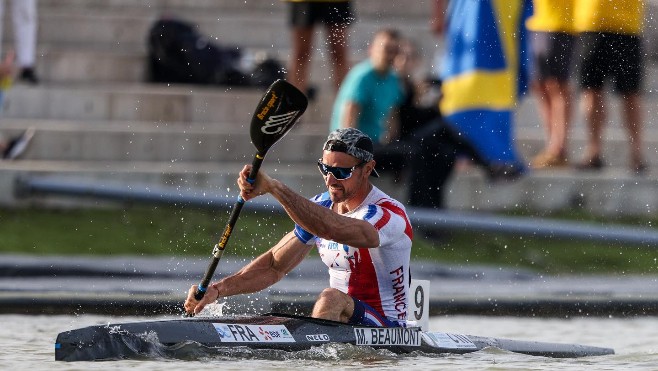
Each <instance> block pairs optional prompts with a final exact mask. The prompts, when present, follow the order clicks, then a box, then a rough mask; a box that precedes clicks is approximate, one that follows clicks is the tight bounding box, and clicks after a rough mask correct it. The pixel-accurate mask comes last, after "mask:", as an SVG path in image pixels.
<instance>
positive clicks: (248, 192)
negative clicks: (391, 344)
mask: <svg viewBox="0 0 658 371" xmlns="http://www.w3.org/2000/svg"><path fill="white" fill-rule="evenodd" d="M372 152H373V144H372V140H371V139H370V138H369V137H368V136H367V135H365V134H363V133H362V132H361V131H359V130H357V129H353V128H346V129H339V130H336V131H334V132H332V133H330V134H329V137H328V139H327V141H326V142H325V144H324V151H323V153H322V158H321V159H320V160H318V167H319V169H320V172H321V173H322V175H323V177H324V181H325V185H326V186H327V192H325V193H322V194H320V195H317V196H315V197H313V198H312V199H311V200H308V199H306V198H304V197H302V196H300V195H299V194H297V193H296V192H294V191H292V190H291V189H290V188H288V187H287V186H286V185H284V184H283V183H281V182H280V181H278V180H276V179H273V178H270V177H269V176H268V175H267V174H265V173H264V172H262V171H260V172H259V173H258V176H257V178H256V181H255V182H254V184H253V185H252V184H250V183H249V182H248V181H247V175H248V174H249V171H250V169H251V166H250V165H247V166H245V167H244V168H243V169H242V172H241V173H240V177H239V178H238V185H239V186H240V195H241V196H242V197H243V198H244V199H245V200H250V199H253V198H255V197H257V196H260V195H263V194H267V193H269V194H271V195H272V196H273V197H274V198H276V199H277V201H279V203H281V205H282V206H283V207H284V209H285V210H286V212H287V213H288V215H289V216H290V218H291V219H292V220H293V221H294V222H295V223H296V225H295V229H294V230H293V231H291V232H290V233H288V234H287V235H286V236H284V237H283V238H282V239H281V240H280V241H279V242H278V243H277V244H276V245H274V246H273V247H272V248H271V249H270V250H269V251H267V252H266V253H264V254H262V255H261V256H259V257H258V258H256V259H255V260H253V261H252V262H251V263H249V264H248V265H246V266H245V267H244V268H242V269H241V270H240V271H239V272H237V273H235V274H234V275H231V276H229V277H226V278H224V279H222V280H220V281H218V282H215V283H213V284H211V285H209V287H208V290H207V292H206V294H205V296H204V298H203V299H202V300H201V301H197V300H195V299H194V292H195V291H196V286H192V288H191V289H190V291H189V294H188V297H187V300H186V301H185V310H186V312H188V313H192V312H193V313H198V312H199V311H201V310H202V309H203V307H204V306H205V305H207V304H208V303H211V302H214V301H215V300H217V299H219V298H220V297H227V296H231V295H236V294H246V293H252V292H256V291H260V290H263V289H265V288H267V287H269V286H271V285H273V284H274V283H276V282H278V281H279V280H281V279H282V278H283V277H284V276H285V275H286V274H287V273H289V272H290V271H292V270H293V268H295V267H296V266H297V265H298V264H299V263H300V262H301V261H302V259H303V258H304V257H305V256H306V255H307V254H308V253H309V252H310V250H311V248H312V247H313V246H316V247H317V249H318V252H319V255H320V257H321V258H322V261H323V262H324V263H325V264H326V265H327V267H328V269H329V276H330V280H329V282H330V288H327V289H325V290H324V291H322V293H321V294H320V296H319V298H318V300H317V302H316V303H315V306H314V308H313V312H312V314H311V315H312V316H313V317H316V318H323V319H328V320H333V321H340V322H345V323H352V324H360V325H376V326H387V327H388V326H404V325H405V324H406V318H407V315H406V313H407V305H408V302H409V292H408V289H409V260H410V253H411V239H412V231H411V225H410V223H409V219H408V217H407V214H406V211H405V209H404V207H403V206H402V205H401V204H400V203H399V202H398V201H396V200H394V199H392V198H390V197H389V196H387V195H386V194H384V193H383V192H382V191H381V190H379V189H378V188H377V187H375V186H373V185H372V184H371V183H370V181H369V179H368V177H369V176H374V177H378V176H379V175H378V174H377V171H376V170H375V161H374V160H373V153H372Z"/></svg>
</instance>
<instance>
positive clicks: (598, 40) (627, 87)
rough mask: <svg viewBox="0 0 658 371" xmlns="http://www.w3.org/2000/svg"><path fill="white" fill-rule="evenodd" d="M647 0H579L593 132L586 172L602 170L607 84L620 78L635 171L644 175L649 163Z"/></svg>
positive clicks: (585, 95)
mask: <svg viewBox="0 0 658 371" xmlns="http://www.w3.org/2000/svg"><path fill="white" fill-rule="evenodd" d="M643 21H644V2H643V1H642V0H633V1H630V0H624V1H621V0H616V1H610V0H607V1H603V0H597V1H594V0H591V1H584V0H579V1H576V7H575V9H574V22H575V29H576V31H578V32H579V33H580V34H579V35H580V39H581V44H582V45H583V46H584V47H583V51H582V52H581V54H580V55H581V57H580V66H581V68H580V86H581V87H582V93H581V96H582V105H583V110H584V111H585V118H586V122H587V126H588V128H589V132H588V135H587V147H586V150H585V156H584V159H583V161H582V162H581V163H580V164H578V165H577V167H578V168H579V169H581V170H600V169H601V168H602V167H603V165H604V163H603V143H602V142H603V136H604V135H603V129H604V126H605V122H606V110H607V107H606V102H605V101H606V100H605V94H604V89H603V88H604V83H605V81H606V80H607V78H611V79H612V81H613V82H614V91H615V93H616V94H617V95H619V96H621V101H622V106H623V114H622V117H623V121H624V126H625V127H626V132H627V136H628V142H629V154H630V161H629V169H630V171H631V173H633V174H637V175H641V174H643V173H644V172H645V171H646V169H647V165H646V163H645V161H644V155H643V153H642V149H643V144H642V136H643V134H642V126H643V124H642V96H641V90H642V63H643V61H642V56H643V52H642V22H643Z"/></svg>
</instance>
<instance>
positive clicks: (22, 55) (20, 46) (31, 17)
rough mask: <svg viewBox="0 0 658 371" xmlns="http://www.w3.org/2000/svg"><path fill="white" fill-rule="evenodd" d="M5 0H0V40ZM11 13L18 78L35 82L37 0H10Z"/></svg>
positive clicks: (37, 80)
mask: <svg viewBox="0 0 658 371" xmlns="http://www.w3.org/2000/svg"><path fill="white" fill-rule="evenodd" d="M4 8H5V1H4V0H0V40H1V39H2V37H1V36H2V29H3V28H2V19H4ZM11 8H12V9H11V14H12V21H13V24H14V40H15V43H14V48H15V49H16V59H17V63H18V67H19V69H20V71H19V74H18V78H19V80H22V81H25V82H28V83H30V84H37V83H38V82H39V79H38V78H37V75H36V72H35V69H34V68H35V63H36V43H37V2H36V0H12V2H11Z"/></svg>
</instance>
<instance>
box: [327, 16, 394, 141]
mask: <svg viewBox="0 0 658 371" xmlns="http://www.w3.org/2000/svg"><path fill="white" fill-rule="evenodd" d="M399 41H400V34H399V33H398V31H396V30H393V29H384V30H380V31H378V32H376V33H375V35H374V37H373V39H372V41H371V44H370V46H369V48H368V56H369V58H368V59H367V60H365V61H363V62H361V63H359V64H358V65H356V66H354V68H352V70H351V71H350V72H349V73H348V74H347V76H346V77H345V80H344V81H343V84H342V85H341V87H340V89H339V90H338V94H337V96H336V101H335V102H334V108H333V113H332V117H331V131H333V130H336V129H339V128H347V127H354V128H356V129H359V130H361V131H362V132H364V133H365V134H366V135H368V136H369V137H370V138H372V140H373V142H374V143H375V146H380V145H383V144H386V143H388V142H389V141H390V140H391V138H397V137H398V128H399V125H398V123H397V121H396V119H394V116H395V115H394V113H395V112H396V108H397V107H398V106H399V105H400V104H401V103H402V98H403V90H402V85H401V82H400V79H399V78H398V75H397V74H396V73H395V72H394V71H393V68H392V67H393V60H394V59H395V56H396V55H397V53H398V43H399Z"/></svg>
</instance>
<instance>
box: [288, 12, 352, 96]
mask: <svg viewBox="0 0 658 371" xmlns="http://www.w3.org/2000/svg"><path fill="white" fill-rule="evenodd" d="M288 2H289V11H290V12H289V22H290V28H291V44H292V55H291V56H290V62H289V71H288V72H289V73H288V77H287V78H288V81H289V82H290V83H291V84H293V85H295V86H296V87H297V88H298V89H299V90H301V91H303V92H304V93H307V95H308V96H309V99H313V97H314V95H315V91H314V90H313V89H310V88H309V84H308V81H307V80H308V76H309V70H310V67H311V55H312V51H313V39H314V37H313V36H314V34H315V25H316V24H318V23H322V24H324V25H325V37H326V43H325V44H326V46H327V48H328V50H329V56H330V58H331V61H332V65H333V75H332V76H331V79H332V81H333V85H334V87H335V88H336V90H338V87H339V86H340V84H341V82H342V81H343V79H344V78H345V75H347V71H348V70H349V68H350V66H349V61H348V45H347V28H348V26H349V25H350V24H351V23H352V22H353V21H354V20H355V17H354V13H353V11H352V8H351V3H350V1H349V0H308V1H303V0H288Z"/></svg>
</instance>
